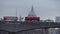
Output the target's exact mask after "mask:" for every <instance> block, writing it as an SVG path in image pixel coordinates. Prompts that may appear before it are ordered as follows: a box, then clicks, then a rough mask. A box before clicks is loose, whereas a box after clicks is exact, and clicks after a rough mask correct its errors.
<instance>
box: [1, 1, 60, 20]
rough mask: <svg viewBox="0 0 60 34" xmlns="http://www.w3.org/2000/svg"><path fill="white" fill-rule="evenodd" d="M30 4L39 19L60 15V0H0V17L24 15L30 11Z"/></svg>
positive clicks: (53, 17)
mask: <svg viewBox="0 0 60 34" xmlns="http://www.w3.org/2000/svg"><path fill="white" fill-rule="evenodd" d="M32 5H33V7H34V11H35V13H36V15H37V16H39V17H41V19H48V18H49V19H55V16H60V0H0V17H3V16H16V8H17V13H18V14H17V16H22V17H25V16H27V15H28V13H29V12H30V11H31V8H32Z"/></svg>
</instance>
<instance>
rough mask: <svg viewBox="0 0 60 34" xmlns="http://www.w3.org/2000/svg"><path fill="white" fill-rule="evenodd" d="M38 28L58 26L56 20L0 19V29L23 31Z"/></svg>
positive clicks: (59, 26) (59, 24)
mask: <svg viewBox="0 0 60 34" xmlns="http://www.w3.org/2000/svg"><path fill="white" fill-rule="evenodd" d="M39 28H60V23H57V22H33V21H30V22H29V21H24V22H22V21H21V22H19V21H0V29H2V30H7V31H11V32H17V31H25V30H32V29H39Z"/></svg>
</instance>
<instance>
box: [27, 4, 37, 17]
mask: <svg viewBox="0 0 60 34" xmlns="http://www.w3.org/2000/svg"><path fill="white" fill-rule="evenodd" d="M28 17H36V14H35V12H34V9H33V5H32V8H31V12H30V13H29V14H28Z"/></svg>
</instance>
